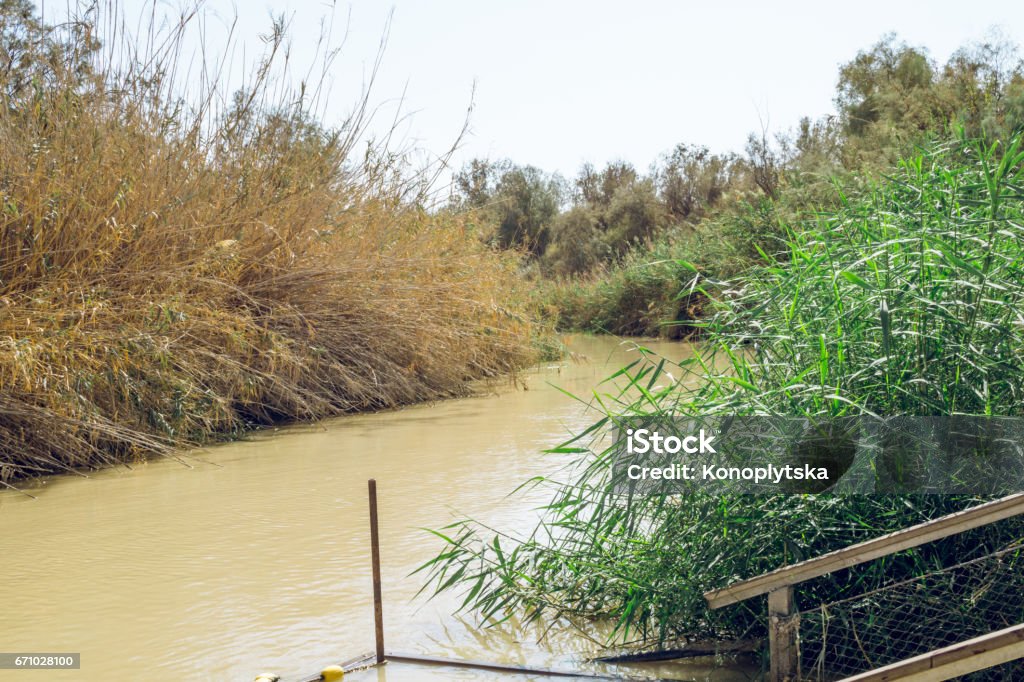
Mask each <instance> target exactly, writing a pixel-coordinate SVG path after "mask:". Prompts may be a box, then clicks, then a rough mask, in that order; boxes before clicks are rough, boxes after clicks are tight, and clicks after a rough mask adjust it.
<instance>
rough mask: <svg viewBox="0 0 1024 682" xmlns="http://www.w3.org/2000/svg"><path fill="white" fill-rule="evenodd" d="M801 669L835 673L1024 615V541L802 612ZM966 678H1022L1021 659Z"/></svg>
mask: <svg viewBox="0 0 1024 682" xmlns="http://www.w3.org/2000/svg"><path fill="white" fill-rule="evenodd" d="M799 619H800V620H799V628H800V669H801V676H802V677H803V678H804V679H807V680H818V681H822V682H824V681H827V680H838V679H842V678H844V677H848V676H850V675H855V674H857V673H861V672H864V671H867V670H872V669H874V668H877V667H880V666H884V665H887V664H889V663H895V662H896V661H901V660H903V659H906V658H910V657H912V656H917V655H919V654H924V653H927V652H930V651H933V650H935V649H938V648H941V647H944V646H949V645H951V644H955V643H957V642H962V641H964V640H966V639H970V638H972V637H977V636H980V635H984V634H987V633H990V632H994V631H996V630H1000V629H1002V628H1005V627H1009V626H1011V625H1016V624H1018V623H1022V622H1024V542H1016V543H1014V544H1012V545H1010V546H1007V547H1005V548H1004V549H1002V550H1000V551H997V552H994V553H992V554H989V555H986V556H983V557H980V558H977V559H973V560H971V561H966V562H963V563H960V564H957V565H955V566H950V567H948V568H943V569H941V570H937V571H934V572H931V573H927V574H924V575H921V576H918V577H915V578H912V579H910V580H905V581H902V582H898V583H895V584H892V585H886V586H884V587H882V588H880V589H877V590H873V591H871V592H867V593H864V594H861V595H858V596H856V597H852V598H848V599H843V600H841V601H836V602H832V603H830V604H822V605H821V606H819V607H816V608H813V609H808V610H806V611H802V612H801V613H800V614H799ZM962 679H965V680H972V681H974V680H979V681H980V680H985V681H988V680H992V681H996V680H999V681H1001V680H1024V659H1022V660H1021V661H1015V662H1011V663H1007V664H1004V665H1001V666H996V667H994V668H990V669H988V670H985V671H980V672H978V673H974V674H972V675H969V676H965V677H963V678H962Z"/></svg>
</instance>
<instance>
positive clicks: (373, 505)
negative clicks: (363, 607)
mask: <svg viewBox="0 0 1024 682" xmlns="http://www.w3.org/2000/svg"><path fill="white" fill-rule="evenodd" d="M368 486H369V489H370V490H369V492H370V560H371V561H372V562H373V625H374V638H375V640H376V642H375V643H376V645H377V646H376V653H377V663H383V662H384V608H383V605H382V603H381V602H382V601H383V600H382V598H381V589H380V535H379V534H378V531H377V481H376V480H375V479H372V478H371V479H370V480H369V482H368Z"/></svg>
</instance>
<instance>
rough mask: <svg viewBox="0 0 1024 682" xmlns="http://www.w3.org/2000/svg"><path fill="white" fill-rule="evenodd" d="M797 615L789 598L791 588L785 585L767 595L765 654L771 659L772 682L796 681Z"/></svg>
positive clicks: (797, 676) (790, 597)
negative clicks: (766, 642)
mask: <svg viewBox="0 0 1024 682" xmlns="http://www.w3.org/2000/svg"><path fill="white" fill-rule="evenodd" d="M798 630H799V616H798V615H797V614H796V602H795V601H794V599H793V586H792V585H786V586H785V587H780V588H778V589H776V590H772V591H771V592H769V593H768V653H769V655H770V656H771V658H770V661H769V665H770V666H771V676H770V679H771V681H772V682H794V681H795V680H798V679H800V649H799V644H798V640H797V631H798Z"/></svg>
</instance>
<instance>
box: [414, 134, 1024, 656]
mask: <svg viewBox="0 0 1024 682" xmlns="http://www.w3.org/2000/svg"><path fill="white" fill-rule="evenodd" d="M1020 145H1021V139H1020V138H1019V137H1016V138H1014V139H1013V140H1012V142H1010V143H1009V144H1007V145H1003V144H993V145H989V144H988V143H986V142H985V141H982V140H960V141H957V142H955V143H949V144H945V145H935V146H933V147H930V148H929V149H928V150H927V151H925V152H922V153H920V154H918V155H916V156H913V157H910V158H907V159H906V160H904V161H902V162H901V163H900V164H899V166H898V168H897V169H896V170H895V171H894V172H893V174H892V175H891V176H890V177H888V178H886V179H885V180H884V181H882V182H880V183H879V185H878V186H877V187H876V188H874V189H873V190H872V191H869V192H865V193H863V194H859V195H857V196H853V197H847V196H844V195H842V194H840V196H839V198H838V203H839V205H840V206H839V208H838V209H837V210H836V211H834V212H833V213H831V214H829V215H824V216H815V217H811V218H809V219H808V220H807V221H806V222H804V223H801V224H799V225H794V226H792V228H791V229H790V230H789V232H788V236H786V238H785V239H784V244H785V247H786V248H785V250H783V251H781V253H780V256H778V257H772V256H771V255H769V254H767V253H765V254H763V256H762V257H763V259H765V260H766V263H765V264H764V265H763V266H760V267H757V268H754V269H752V270H748V271H746V272H744V274H743V275H742V276H741V277H739V278H737V279H736V280H735V281H733V282H718V283H716V284H717V286H714V287H708V288H707V290H706V292H707V294H706V295H708V296H709V297H712V294H711V292H712V291H715V292H719V293H717V294H715V295H713V298H711V303H710V305H711V306H712V307H713V309H714V310H715V312H714V314H712V315H710V316H709V317H708V318H707V319H706V320H704V321H703V322H700V323H697V324H700V325H702V327H703V329H704V332H705V337H704V342H703V343H702V344H701V345H700V347H699V348H698V351H697V355H696V356H695V357H693V358H689V359H686V360H683V361H681V362H672V361H671V359H666V358H662V359H659V358H657V357H653V356H650V355H649V356H648V359H647V360H646V361H644V362H639V361H638V362H637V363H634V365H632V366H630V367H627V368H625V369H624V370H623V371H622V372H620V373H618V374H617V375H616V376H615V377H613V378H612V380H610V381H609V382H608V383H607V384H606V388H605V389H604V390H602V391H601V392H600V393H598V394H597V395H596V397H595V400H594V403H595V404H596V406H597V407H598V409H599V410H600V411H601V412H602V413H603V416H602V417H601V419H600V420H599V421H597V422H596V423H595V424H594V425H593V426H592V427H591V428H590V429H588V430H586V431H584V432H583V433H581V434H579V435H578V436H577V437H576V438H574V439H572V440H571V441H569V442H567V443H565V444H564V445H563V446H561V447H560V448H556V449H555V452H561V453H576V454H577V456H578V457H579V461H578V462H577V466H576V468H575V469H573V471H574V474H573V475H572V476H569V477H568V479H567V480H563V481H556V480H555V479H554V478H552V479H549V480H543V481H534V482H533V483H534V484H537V485H552V486H553V487H554V489H555V490H554V497H553V501H552V503H551V504H550V506H548V507H547V508H546V517H545V519H544V521H543V522H542V524H541V525H540V526H539V527H538V528H537V529H536V531H535V532H534V534H533V535H532V536H530V537H526V538H512V537H509V536H507V535H505V534H503V533H501V532H500V529H499V531H494V530H493V529H486V528H480V527H478V526H476V525H474V524H473V523H471V522H463V523H458V524H455V525H453V526H452V527H449V528H447V529H444V530H443V531H442V536H443V537H444V539H445V541H446V543H447V546H446V547H445V549H444V551H443V552H442V553H441V555H440V556H439V557H438V558H437V559H435V560H434V561H432V562H431V563H430V564H428V565H427V567H426V569H427V570H428V571H429V572H430V575H431V577H432V578H433V579H434V581H435V585H436V586H438V587H439V588H451V587H454V586H459V587H461V588H464V589H466V590H467V592H468V593H467V597H466V606H467V607H468V608H472V609H475V610H477V611H479V612H480V613H481V614H482V615H483V616H485V617H486V618H500V617H501V616H502V614H504V613H505V612H506V610H509V609H512V610H525V611H526V612H527V613H529V614H530V615H531V616H533V617H538V616H540V615H541V614H549V613H552V612H555V613H561V614H575V615H586V616H610V617H612V618H614V619H616V620H617V622H618V624H619V634H620V635H623V636H624V635H625V633H626V632H627V631H630V630H634V629H636V630H639V631H640V634H641V636H642V637H641V639H642V641H643V642H644V643H645V644H648V645H649V644H654V643H658V642H661V643H663V642H665V641H666V640H675V639H678V638H686V637H693V636H699V635H710V636H716V637H722V636H731V637H742V636H749V635H751V634H755V635H756V634H763V633H764V627H765V623H764V610H763V605H762V604H757V603H753V604H741V605H737V606H735V607H731V608H729V609H724V610H722V611H715V612H711V611H709V610H708V609H707V607H706V603H705V601H704V599H703V598H702V594H703V592H705V591H706V590H709V589H713V588H717V587H722V586H724V585H726V584H728V583H729V582H731V581H734V580H736V579H740V578H746V577H751V576H753V575H756V574H758V573H760V572H763V571H766V570H770V569H773V568H776V567H778V566H780V565H782V564H786V563H791V562H793V561H798V560H800V559H803V558H807V557H810V556H815V555H818V554H821V553H824V552H826V551H829V550H831V549H835V548H838V547H842V546H846V545H849V544H851V543H853V542H856V541H858V540H862V539H865V538H867V537H871V536H875V535H878V534H881V533H883V532H886V531H890V530H894V529H898V528H901V527H904V526H907V525H910V524H912V523H915V522H919V521H921V520H923V519H927V518H932V517H935V516H937V515H940V514H943V513H947V512H949V511H952V510H956V509H960V508H962V507H964V506H966V505H969V504H972V503H974V502H976V501H977V500H975V499H971V498H968V497H965V496H931V497H929V496H916V497H915V496H907V495H902V496H896V495H874V496H838V495H836V496H832V495H817V496H809V495H778V496H773V497H763V496H762V497H756V496H711V495H703V494H698V495H691V496H685V497H674V496H665V495H649V496H635V497H633V496H627V495H624V494H621V493H618V492H616V488H614V486H613V479H612V476H611V470H610V461H611V453H612V452H613V450H614V447H615V445H614V444H613V443H609V437H610V429H611V426H612V425H613V424H615V423H616V422H617V421H618V420H620V419H622V418H624V417H629V416H635V415H667V416H673V415H709V414H723V415H728V414H764V415H781V416H787V417H789V416H815V417H821V416H849V415H867V416H870V415H884V416H889V415H894V414H908V415H949V414H959V413H966V414H981V415H1016V416H1020V415H1022V414H1024V395H1022V394H1021V391H1020V386H1021V385H1022V383H1024V365H1022V364H1021V357H1022V352H1024V325H1022V320H1021V317H1020V309H1021V307H1020V301H1021V296H1022V295H1024V246H1022V245H1024V239H1022V237H1024V235H1022V234H1021V230H1022V229H1024V228H1022V225H1024V189H1022V188H1024V183H1022V180H1024V169H1022V162H1024V153H1022V152H1021V150H1020ZM693 274H694V273H693V272H692V271H691V275H693ZM695 286H696V287H697V288H701V287H702V286H703V284H702V283H701V282H700V281H698V283H696V284H695ZM1022 534H1024V524H1022V522H1020V521H1010V522H1004V523H1002V524H997V525H995V526H990V527H986V528H985V529H982V530H979V531H974V532H971V533H968V534H965V535H961V536H955V537H953V538H950V539H948V540H945V541H942V542H939V543H933V544H931V545H926V546H924V547H921V548H919V549H916V550H912V551H908V552H904V553H901V554H898V555H895V556H893V557H890V558H888V559H886V560H884V561H880V562H875V563H874V564H871V565H869V566H867V567H865V568H863V569H859V570H857V571H855V572H853V573H852V574H851V573H839V574H836V575H833V576H826V577H825V578H821V579H818V580H816V581H814V582H812V583H810V584H808V585H807V586H805V587H804V588H802V591H801V595H802V598H804V599H806V600H807V603H820V602H822V601H829V600H833V599H837V598H840V597H843V596H845V595H847V594H849V593H851V592H853V593H861V592H864V591H867V590H870V589H872V588H875V587H878V586H880V585H882V584H883V583H886V582H890V581H893V582H894V581H898V580H900V579H902V578H906V577H909V576H913V575H916V574H918V573H920V572H922V571H924V570H926V569H928V568H934V567H936V566H941V565H945V564H949V563H954V562H956V561H961V560H965V559H967V558H970V557H972V556H978V555H981V554H983V553H985V552H987V551H991V550H993V549H996V548H998V547H1001V546H1003V545H1004V544H1005V543H1007V542H1009V541H1010V540H1013V539H1019V538H1020V537H1021V536H1022ZM908 608H912V605H911V606H910V607H908Z"/></svg>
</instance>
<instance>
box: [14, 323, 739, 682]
mask: <svg viewBox="0 0 1024 682" xmlns="http://www.w3.org/2000/svg"><path fill="white" fill-rule="evenodd" d="M570 344H571V345H570V347H571V348H572V350H574V351H575V352H577V353H580V354H583V355H585V356H587V358H588V360H589V361H588V362H583V363H573V362H569V361H565V362H553V363H547V364H545V365H544V366H542V367H540V368H538V369H536V370H534V371H531V372H528V373H526V374H525V375H524V376H523V380H524V381H525V384H526V386H527V387H528V390H523V388H522V387H521V385H520V386H519V387H512V386H511V385H507V386H500V387H497V388H495V389H490V390H489V394H488V395H485V396H483V397H477V398H470V399H465V400H453V401H447V402H442V403H438V404H434V405H425V406H417V407H412V408H409V409H404V410H399V411H394V412H382V413H377V414H366V415H356V416H350V417H343V418H339V419H335V420H331V421H328V422H324V423H321V424H318V425H315V426H297V427H291V428H287V429H281V430H275V431H268V432H265V433H260V434H258V435H256V436H254V437H252V438H251V439H249V440H247V441H245V442H239V443H233V444H229V445H222V446H217V447H213V448H209V449H206V450H204V451H202V452H200V453H196V457H195V458H190V459H189V460H188V461H189V463H190V465H191V468H190V467H186V466H182V465H181V464H180V463H177V462H174V461H170V460H160V461H153V462H148V463H143V464H140V465H137V466H135V467H133V468H132V469H124V468H121V469H116V470H109V471H103V472H100V473H98V474H94V475H92V476H90V477H89V478H78V477H71V476H64V477H56V478H52V479H47V480H44V481H40V482H38V483H36V484H34V485H33V486H31V487H30V488H29V492H31V493H32V494H33V495H35V496H36V497H37V499H34V500H33V499H30V498H29V497H27V496H25V495H19V494H16V493H11V492H0V537H2V538H3V548H2V551H0V576H2V579H3V582H2V583H0V603H2V605H3V611H2V616H0V650H4V651H19V650H20V651H80V652H81V653H82V670H81V671H79V672H70V671H68V672H60V673H38V674H37V676H39V675H45V676H46V679H48V680H59V679H75V680H80V679H87V680H99V679H111V680H113V679H145V680H165V679H166V680H206V679H209V680H229V679H230V680H251V679H252V678H253V677H254V676H255V674H256V673H257V672H260V671H262V670H272V671H276V672H278V673H280V674H282V675H284V676H285V677H286V679H287V677H288V676H294V675H298V674H302V673H308V672H311V671H315V670H319V669H320V668H321V667H322V666H323V665H326V664H329V663H333V662H336V661H338V660H339V659H343V658H350V657H352V656H355V655H357V654H360V653H362V652H364V651H365V650H367V649H369V648H371V647H372V643H373V633H372V609H371V605H370V577H369V574H370V571H369V560H368V554H369V553H368V531H367V512H366V480H367V479H368V478H371V477H375V478H376V479H377V481H378V489H379V495H380V513H381V542H382V555H383V561H384V598H385V625H386V634H387V639H388V641H387V644H388V647H389V648H391V649H394V650H401V651H410V652H418V653H426V654H431V655H439V656H454V657H462V658H470V659H486V660H491V661H494V660H498V661H501V662H507V663H529V664H534V665H548V666H562V665H566V664H568V663H571V662H572V657H573V655H574V654H578V653H580V652H587V651H588V650H591V649H592V648H593V645H592V644H591V643H590V642H588V641H587V640H586V639H584V638H580V637H576V636H572V635H570V634H569V633H559V632H553V633H549V635H550V639H548V640H547V641H545V642H543V643H541V644H538V643H537V642H536V639H537V638H538V636H539V635H540V634H541V633H540V632H539V631H535V630H534V629H532V628H527V629H525V630H523V629H517V628H515V627H514V626H513V625H509V626H507V627H503V628H500V629H488V630H483V631H481V630H478V629H477V628H475V627H474V623H473V621H472V620H471V619H469V620H465V621H464V620H461V619H459V618H457V617H453V616H452V615H451V614H452V612H453V611H454V607H455V606H456V603H457V602H456V599H455V596H454V595H452V596H445V597H443V598H439V599H437V600H434V601H430V602H427V601H425V600H423V599H414V597H415V595H416V592H417V590H418V589H419V588H420V586H421V581H420V579H419V577H418V576H412V577H410V576H409V573H410V572H411V571H412V570H413V569H415V568H416V567H417V566H418V565H420V564H421V563H422V562H423V561H425V560H426V559H428V558H429V557H431V556H432V555H433V554H434V553H436V551H437V549H438V542H437V541H436V540H435V539H433V538H432V537H431V536H429V535H428V534H427V533H425V532H423V531H422V530H420V529H421V528H424V527H431V528H437V527H440V526H442V525H444V524H445V523H448V522H450V521H451V520H453V519H454V518H456V517H457V516H459V517H461V516H465V515H470V516H473V517H474V518H477V519H480V520H483V521H486V522H487V523H489V524H493V525H496V526H500V527H502V528H526V527H528V526H530V525H531V524H532V522H533V521H534V520H535V519H536V512H535V511H534V510H533V509H534V507H536V505H537V504H538V503H540V502H541V501H543V500H544V498H545V497H546V494H545V493H544V492H543V491H535V492H532V493H530V494H528V495H525V496H517V497H515V498H505V495H506V494H507V493H508V492H510V491H511V490H512V489H513V488H514V487H515V486H516V485H517V484H519V483H520V482H522V481H524V480H526V479H527V478H529V477H530V476H534V475H537V474H541V473H546V472H549V471H550V470H551V469H552V467H553V466H554V465H557V461H553V460H552V458H553V457H555V456H552V455H540V454H538V453H539V451H540V450H542V449H544V448H547V447H551V446H552V445H554V444H557V443H558V442H559V441H560V440H561V439H563V438H564V437H565V436H566V435H567V434H568V433H570V432H571V431H573V430H574V429H578V428H579V427H581V426H582V425H585V424H588V423H589V422H590V421H591V420H592V419H593V415H588V414H587V413H586V410H585V408H584V406H583V405H582V404H580V403H579V402H576V401H573V400H571V399H570V398H568V397H566V396H565V395H563V394H562V393H560V392H559V391H557V390H555V389H553V388H552V387H550V386H549V385H547V382H549V381H550V382H553V383H556V384H558V385H559V386H561V387H563V388H565V389H567V390H569V391H572V392H575V393H577V394H580V395H587V394H588V393H589V392H590V391H591V390H592V389H593V388H594V387H595V386H596V384H597V382H598V381H599V380H600V379H601V378H603V377H605V376H606V375H607V374H608V373H609V365H610V364H611V365H616V366H618V365H621V364H622V363H623V361H625V360H627V359H628V358H630V357H636V351H632V352H630V351H628V350H626V348H627V346H619V345H618V343H617V342H616V341H614V340H612V339H603V338H575V339H572V340H570ZM648 345H649V346H653V347H654V348H655V349H656V350H658V351H660V352H662V353H664V354H666V355H667V356H668V357H671V358H673V359H679V358H680V357H681V356H682V355H683V354H685V353H687V352H688V351H687V348H686V346H684V345H681V344H668V343H661V344H659V343H654V344H648ZM686 670H687V671H688V675H687V676H690V675H696V676H702V675H703V674H704V671H703V670H702V669H700V668H688V669H686ZM676 671H677V672H678V671H679V668H678V667H677V668H676ZM663 672H664V669H663ZM720 672H724V671H720ZM19 675H20V676H21V677H18V676H19ZM26 675H28V674H27V673H14V672H11V671H0V679H14V678H17V679H22V678H23V677H24V676H26ZM492 676H493V673H491V674H488V673H475V672H472V671H468V670H460V671H453V670H450V669H442V668H437V669H432V670H427V669H421V668H411V667H409V666H397V665H392V666H390V667H389V668H387V669H386V670H384V671H379V672H378V671H373V672H370V671H367V672H364V673H360V674H359V675H356V676H353V678H354V679H361V680H372V679H382V680H384V679H386V680H389V682H395V681H396V680H426V679H438V680H442V679H444V680H450V679H491V677H492ZM509 679H513V678H509ZM517 679H529V678H528V677H521V678H517ZM722 679H724V678H722Z"/></svg>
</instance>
